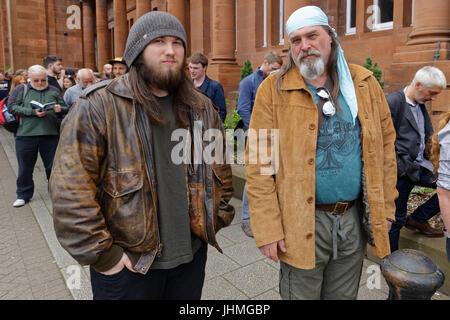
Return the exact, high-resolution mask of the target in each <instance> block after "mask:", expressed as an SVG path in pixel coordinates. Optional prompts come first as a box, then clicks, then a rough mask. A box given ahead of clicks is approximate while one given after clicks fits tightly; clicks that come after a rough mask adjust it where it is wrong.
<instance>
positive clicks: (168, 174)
mask: <svg viewBox="0 0 450 320" xmlns="http://www.w3.org/2000/svg"><path fill="white" fill-rule="evenodd" d="M157 100H158V102H159V104H160V105H161V107H162V109H163V115H164V118H165V120H166V121H167V122H168V123H169V125H168V126H167V127H161V126H156V125H152V145H153V155H154V160H155V174H156V182H157V184H156V186H157V195H158V224H159V232H160V239H161V243H162V245H163V248H162V255H161V257H157V258H156V259H155V261H154V262H153V264H152V266H151V268H152V269H172V268H175V267H177V266H178V265H180V264H183V263H188V262H191V261H192V259H193V256H194V254H195V252H196V251H197V250H198V249H199V248H200V247H201V245H202V241H201V240H200V239H199V238H197V237H195V236H194V235H192V234H191V228H190V225H189V209H188V199H187V189H186V177H185V169H184V164H179V165H178V164H174V162H173V161H172V159H171V153H172V149H173V147H174V146H176V145H177V144H179V143H180V141H171V135H172V132H173V131H174V130H175V129H177V128H176V125H175V116H174V113H173V111H172V96H167V97H163V98H158V99H157Z"/></svg>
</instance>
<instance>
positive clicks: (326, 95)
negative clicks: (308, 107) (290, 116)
mask: <svg viewBox="0 0 450 320" xmlns="http://www.w3.org/2000/svg"><path fill="white" fill-rule="evenodd" d="M316 93H317V95H318V96H319V102H318V103H317V109H318V110H319V130H320V128H322V124H323V121H324V118H325V117H327V118H330V117H332V116H334V115H335V114H336V105H335V104H334V101H333V98H332V97H331V94H330V91H328V89H327V88H325V87H318V88H317V90H316ZM320 111H322V112H320Z"/></svg>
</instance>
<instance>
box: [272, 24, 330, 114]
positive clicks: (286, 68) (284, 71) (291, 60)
mask: <svg viewBox="0 0 450 320" xmlns="http://www.w3.org/2000/svg"><path fill="white" fill-rule="evenodd" d="M321 27H322V28H324V30H325V31H326V32H328V34H329V35H330V37H331V52H330V58H329V59H328V63H327V74H328V75H329V76H330V78H331V80H332V81H333V90H332V92H330V93H331V97H332V98H333V101H334V102H335V103H336V107H337V108H339V106H338V105H337V101H338V97H339V75H338V73H337V48H338V47H337V46H338V44H337V40H336V38H335V37H334V34H333V31H332V30H331V28H330V27H328V26H321ZM292 68H297V65H296V63H295V61H294V57H292V51H291V48H290V47H289V51H288V54H287V55H286V63H285V64H284V65H283V67H282V68H281V70H280V72H278V74H277V80H276V86H277V89H278V90H280V89H281V83H282V81H283V78H284V76H285V75H286V74H287V73H288V72H289V70H291V69H292Z"/></svg>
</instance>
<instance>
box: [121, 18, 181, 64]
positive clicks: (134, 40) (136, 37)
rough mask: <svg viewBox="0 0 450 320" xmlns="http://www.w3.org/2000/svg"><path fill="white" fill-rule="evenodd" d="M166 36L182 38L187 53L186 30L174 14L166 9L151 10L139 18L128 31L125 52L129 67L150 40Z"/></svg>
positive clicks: (124, 57) (124, 56)
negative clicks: (165, 10)
mask: <svg viewBox="0 0 450 320" xmlns="http://www.w3.org/2000/svg"><path fill="white" fill-rule="evenodd" d="M164 36H172V37H177V38H179V39H181V40H182V41H183V45H184V52H185V55H186V47H187V45H186V32H185V31H184V28H183V25H182V24H181V22H180V21H179V20H178V19H177V18H175V17H174V16H173V15H171V14H170V13H167V12H164V11H150V12H147V13H146V14H144V15H143V16H142V17H140V18H139V19H137V20H136V22H135V23H134V24H133V26H132V27H131V29H130V32H129V33H128V39H127V45H126V47H125V52H124V54H123V59H124V60H125V62H126V63H127V66H128V68H129V67H130V66H131V64H132V63H133V61H134V60H135V59H136V58H137V56H138V55H139V54H140V53H141V52H142V51H143V50H144V49H145V47H146V46H147V45H148V44H149V43H150V41H152V40H154V39H156V38H159V37H164Z"/></svg>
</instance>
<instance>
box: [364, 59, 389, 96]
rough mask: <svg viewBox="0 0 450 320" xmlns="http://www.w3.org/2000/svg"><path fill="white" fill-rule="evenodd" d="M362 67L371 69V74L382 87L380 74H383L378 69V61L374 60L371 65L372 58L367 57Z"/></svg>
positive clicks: (382, 82)
mask: <svg viewBox="0 0 450 320" xmlns="http://www.w3.org/2000/svg"><path fill="white" fill-rule="evenodd" d="M364 68H366V69H367V70H370V71H372V73H373V76H374V77H375V78H376V79H377V80H378V83H379V84H380V86H381V88H382V89H384V81H381V76H382V75H383V71H381V70H380V69H378V62H375V64H374V65H372V59H370V58H367V59H366V64H365V65H364Z"/></svg>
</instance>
